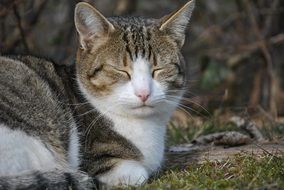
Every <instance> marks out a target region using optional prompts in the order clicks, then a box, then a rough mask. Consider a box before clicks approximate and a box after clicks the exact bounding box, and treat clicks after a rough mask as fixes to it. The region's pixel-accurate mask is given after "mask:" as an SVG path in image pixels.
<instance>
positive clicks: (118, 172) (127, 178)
mask: <svg viewBox="0 0 284 190" xmlns="http://www.w3.org/2000/svg"><path fill="white" fill-rule="evenodd" d="M148 178H149V174H148V172H147V170H146V169H145V167H144V166H143V165H141V164H140V163H139V162H137V161H132V160H125V161H122V162H120V163H119V164H118V165H117V166H116V167H115V168H113V169H112V170H110V171H109V172H107V173H105V174H102V175H100V176H98V179H99V180H100V181H101V182H102V183H104V184H105V185H106V186H108V187H113V186H139V185H141V184H143V183H144V182H146V181H147V180H148Z"/></svg>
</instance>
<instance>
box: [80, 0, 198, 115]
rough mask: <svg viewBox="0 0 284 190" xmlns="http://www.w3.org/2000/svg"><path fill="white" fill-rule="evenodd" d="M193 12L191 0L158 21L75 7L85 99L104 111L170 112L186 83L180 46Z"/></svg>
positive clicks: (116, 112) (81, 5) (87, 6)
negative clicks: (105, 13)
mask: <svg viewBox="0 0 284 190" xmlns="http://www.w3.org/2000/svg"><path fill="white" fill-rule="evenodd" d="M193 8H194V0H191V1H190V2H188V3H187V4H185V5H184V6H183V7H182V8H181V9H179V10H178V11H176V12H174V13H173V14H170V15H168V16H165V17H163V18H161V19H145V18H140V17H111V18H105V17H104V16H103V15H102V14H101V13H100V12H99V11H97V10H96V9H95V8H94V7H92V6H91V5H89V4H87V3H78V4H77V6H76V9H75V25H76V29H77V31H78V33H79V38H80V45H81V47H80V48H79V50H78V54H77V63H76V64H77V77H78V82H79V86H80V88H81V90H82V91H83V93H84V95H85V96H86V97H87V99H88V100H89V101H90V102H91V103H92V104H93V105H94V106H95V107H96V108H97V109H99V110H100V111H101V112H103V113H110V112H112V113H115V114H120V115H125V116H136V117H146V116H154V115H157V114H166V113H171V112H172V111H173V110H174V109H175V107H176V106H177V104H178V101H179V99H180V97H181V96H182V93H183V88H184V85H185V75H184V74H185V68H184V67H185V66H184V60H183V57H182V55H181V48H182V46H183V44H184V39H185V30H186V27H187V25H188V22H189V20H190V16H191V13H192V11H193Z"/></svg>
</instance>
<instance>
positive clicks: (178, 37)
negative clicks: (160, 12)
mask: <svg viewBox="0 0 284 190" xmlns="http://www.w3.org/2000/svg"><path fill="white" fill-rule="evenodd" d="M194 6H195V0H191V1H189V2H188V3H186V4H185V5H184V6H183V7H182V8H181V9H179V10H178V11H176V12H174V13H172V14H170V15H168V16H165V17H163V18H162V19H161V24H160V28H159V29H160V31H163V32H165V33H166V34H168V35H169V36H170V37H171V38H172V39H174V40H175V41H176V43H177V45H178V46H179V47H182V46H183V44H184V40H185V30H186V28H187V25H188V23H189V20H190V17H191V14H192V12H193V9H194Z"/></svg>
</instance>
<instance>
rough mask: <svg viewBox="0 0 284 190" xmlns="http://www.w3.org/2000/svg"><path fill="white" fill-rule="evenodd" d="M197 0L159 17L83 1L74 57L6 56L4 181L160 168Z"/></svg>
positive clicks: (7, 184) (114, 178) (85, 182)
mask: <svg viewBox="0 0 284 190" xmlns="http://www.w3.org/2000/svg"><path fill="white" fill-rule="evenodd" d="M194 4H195V2H194V0H191V1H190V2H188V3H186V4H185V5H184V6H183V7H182V8H181V9H179V10H178V11H176V12H174V13H173V14H171V15H168V16H165V17H163V18H161V19H146V18H142V17H110V18H106V17H104V16H103V15H102V14H101V13H100V12H99V11H98V10H96V9H95V8H94V7H92V6H91V5H89V4H87V3H84V2H80V3H78V4H77V5H76V8H75V14H74V15H75V16H74V17H75V27H76V29H77V32H78V36H79V40H80V47H79V48H78V52H77V57H76V64H74V65H71V66H58V65H56V64H54V63H52V62H50V61H47V60H44V59H40V58H36V57H32V56H1V57H0V92H1V93H0V189H1V190H2V189H10V190H13V189H91V188H94V187H95V186H96V185H98V184H100V185H103V186H106V187H109V188H111V187H115V186H120V185H124V186H125V185H126V186H128V185H129V186H138V185H141V184H143V183H145V182H146V181H147V180H148V179H149V177H151V175H153V174H155V172H157V171H158V170H159V168H160V167H161V164H162V162H163V158H164V149H165V145H164V144H165V142H164V141H165V133H166V125H167V123H168V121H169V119H170V117H171V114H172V112H173V111H174V110H175V109H176V107H177V105H178V102H179V100H180V99H181V97H182V95H183V92H184V91H183V89H184V86H185V85H186V73H185V71H186V69H185V68H186V65H185V61H184V58H183V56H182V54H181V48H182V46H183V44H184V41H185V30H186V27H187V25H188V23H189V20H190V17H191V14H192V11H193V9H194Z"/></svg>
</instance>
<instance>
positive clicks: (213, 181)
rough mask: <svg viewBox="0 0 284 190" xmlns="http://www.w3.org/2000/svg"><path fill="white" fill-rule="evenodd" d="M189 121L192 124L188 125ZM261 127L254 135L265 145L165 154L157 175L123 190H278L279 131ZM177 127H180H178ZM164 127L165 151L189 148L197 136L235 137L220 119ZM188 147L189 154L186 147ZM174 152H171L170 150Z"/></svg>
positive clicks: (283, 157) (283, 183) (283, 146)
mask: <svg viewBox="0 0 284 190" xmlns="http://www.w3.org/2000/svg"><path fill="white" fill-rule="evenodd" d="M193 120H194V122H193ZM256 123H262V126H261V128H260V131H261V133H262V134H264V138H265V139H266V140H265V141H263V142H257V141H253V140H252V141H251V142H249V143H247V144H245V145H242V146H235V147H226V146H216V145H213V144H214V142H213V143H211V144H208V145H204V146H203V145H202V146H200V147H201V148H197V150H196V148H194V147H196V146H195V145H192V144H183V146H177V147H183V148H184V147H186V148H188V147H187V146H189V149H188V150H186V149H185V151H182V152H180V151H179V150H177V152H169V150H168V151H167V160H166V161H165V164H164V167H163V170H162V171H161V172H160V173H159V174H158V175H156V176H154V177H153V178H152V180H150V181H149V182H148V183H147V184H145V185H143V186H142V187H139V188H131V187H129V188H126V189H138V190H146V189H151V190H152V189H163V190H164V189H169V190H172V189H182V190H188V189H218V190H219V189H269V190H270V189H284V141H283V134H284V125H283V123H281V122H275V123H273V126H271V125H272V124H271V123H270V124H269V125H267V123H265V122H260V121H257V120H256ZM179 124H180V122H179ZM179 124H177V123H176V122H172V123H171V124H170V125H169V130H168V147H170V146H171V145H177V144H182V143H190V142H191V140H193V139H195V138H197V137H198V136H202V135H208V134H212V133H215V132H224V131H232V130H234V131H240V129H239V128H237V127H236V126H234V125H233V124H232V123H231V122H226V121H224V119H216V117H215V116H214V119H208V118H205V119H204V118H203V119H202V121H200V120H199V119H198V118H191V119H190V121H188V122H185V124H184V126H186V127H184V126H181V125H179ZM191 146H193V148H192V147H191ZM174 150H176V146H175V147H174Z"/></svg>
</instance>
